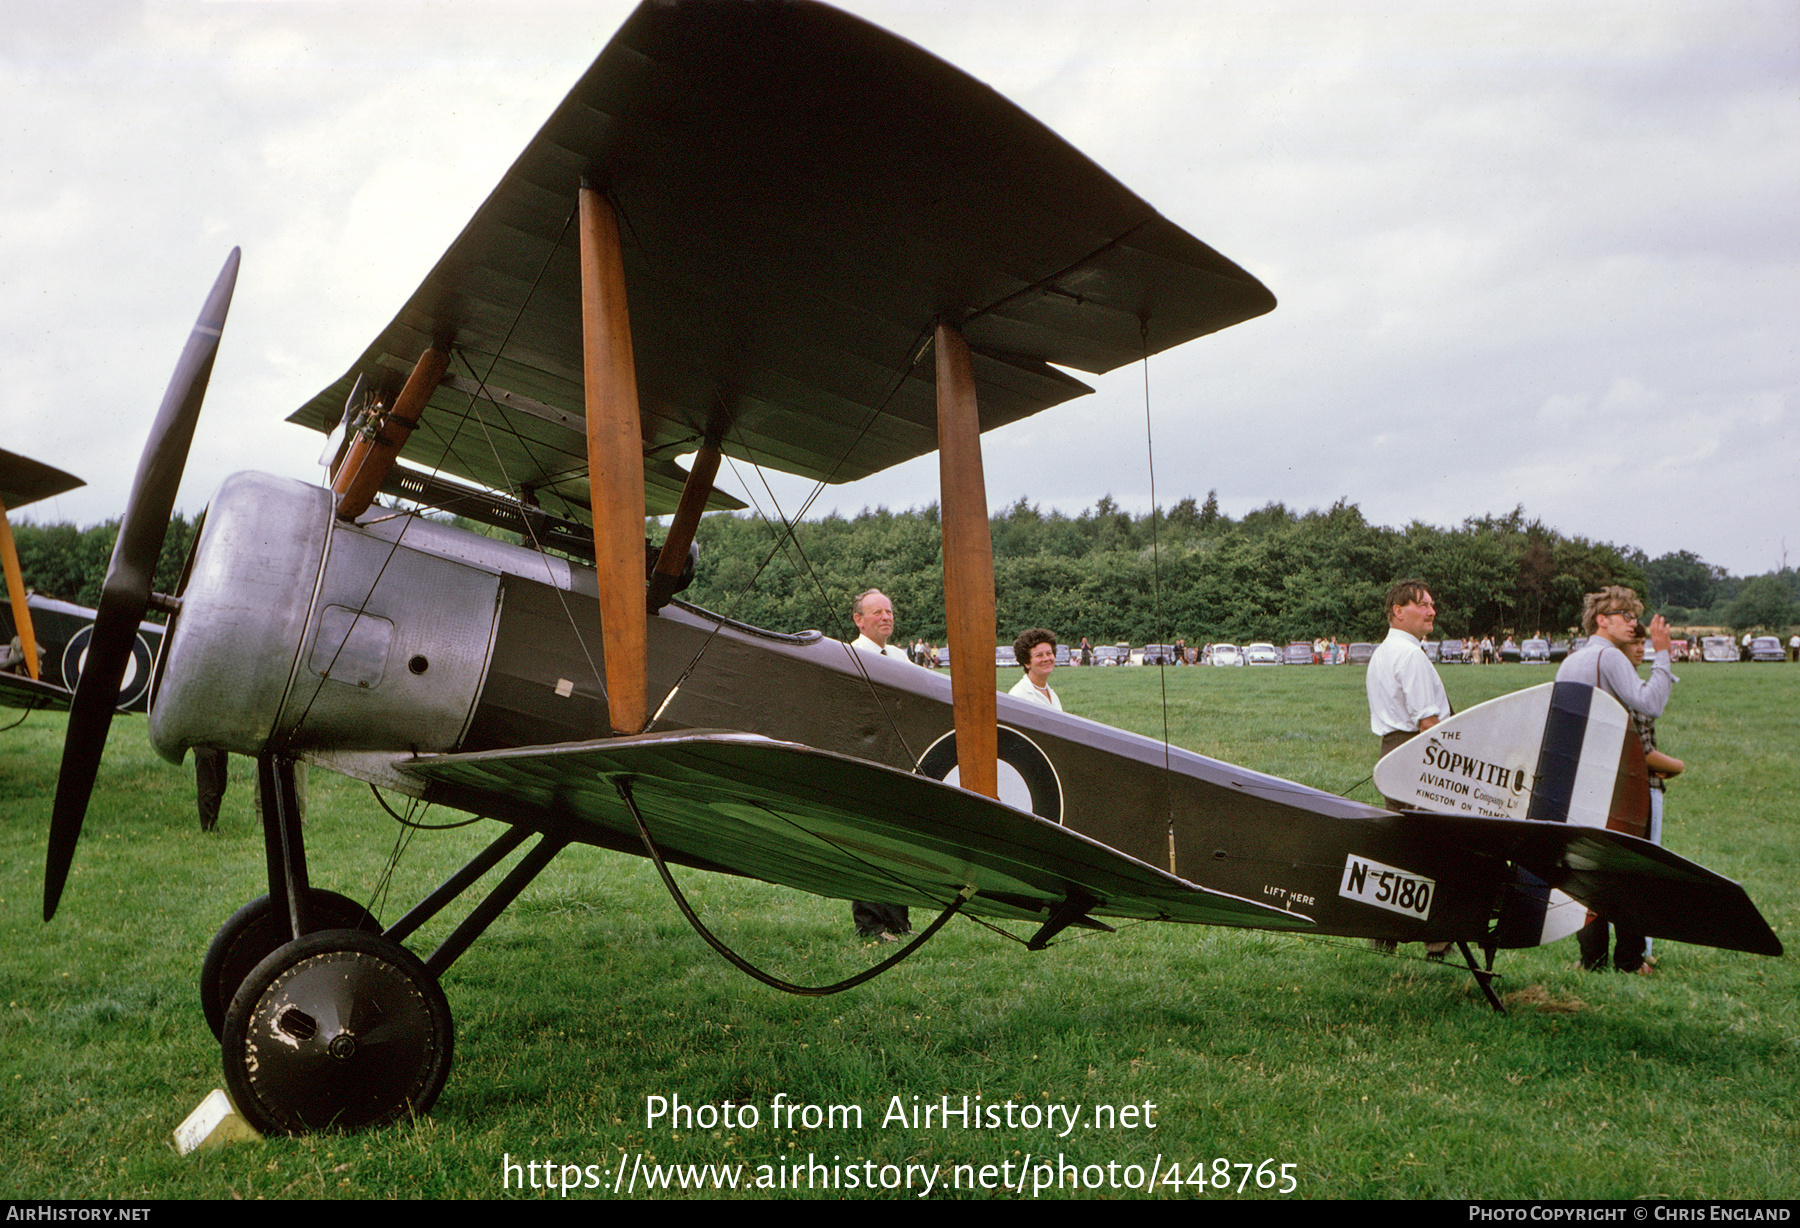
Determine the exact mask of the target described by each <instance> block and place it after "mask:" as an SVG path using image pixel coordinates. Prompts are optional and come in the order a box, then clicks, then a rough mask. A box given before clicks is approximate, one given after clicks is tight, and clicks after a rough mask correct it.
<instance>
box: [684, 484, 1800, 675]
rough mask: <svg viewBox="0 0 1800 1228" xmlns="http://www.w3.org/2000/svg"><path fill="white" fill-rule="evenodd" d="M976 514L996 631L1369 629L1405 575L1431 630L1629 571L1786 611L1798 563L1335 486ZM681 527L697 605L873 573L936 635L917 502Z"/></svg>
mask: <svg viewBox="0 0 1800 1228" xmlns="http://www.w3.org/2000/svg"><path fill="white" fill-rule="evenodd" d="M991 528H992V531H993V540H994V588H995V599H996V607H997V608H996V612H997V622H998V624H999V631H1000V635H1001V639H1002V641H1005V640H1007V639H1010V638H1011V636H1012V635H1013V634H1015V633H1016V632H1018V631H1019V630H1022V629H1024V628H1026V627H1030V626H1048V627H1050V628H1052V629H1053V630H1055V631H1056V632H1057V633H1058V635H1059V636H1061V637H1062V638H1063V639H1065V640H1070V641H1074V640H1078V639H1079V638H1080V637H1081V636H1084V635H1085V636H1088V637H1089V638H1090V639H1092V640H1093V641H1094V642H1095V643H1110V642H1115V641H1121V640H1128V641H1130V642H1132V643H1134V644H1143V643H1154V642H1168V641H1172V640H1174V639H1176V638H1177V637H1182V638H1185V639H1186V640H1187V641H1188V642H1189V643H1204V642H1214V641H1230V642H1234V643H1245V642H1249V641H1253V640H1269V641H1272V642H1281V641H1289V640H1297V639H1312V638H1314V637H1316V636H1321V635H1325V636H1330V635H1335V636H1337V637H1338V639H1339V640H1340V641H1354V640H1376V639H1379V638H1380V636H1381V635H1383V634H1385V631H1386V625H1387V624H1386V619H1385V617H1384V615H1383V613H1382V610H1381V598H1382V595H1383V594H1384V593H1385V592H1386V591H1387V588H1388V586H1389V585H1390V584H1391V583H1392V582H1393V581H1394V580H1396V579H1399V578H1401V577H1405V576H1418V577H1420V578H1422V579H1424V580H1425V581H1426V582H1427V583H1428V584H1429V585H1430V586H1431V590H1432V594H1433V596H1434V597H1435V598H1436V600H1437V607H1438V620H1437V627H1438V630H1439V632H1440V633H1441V634H1443V635H1448V636H1474V637H1480V636H1483V635H1493V636H1495V637H1499V636H1501V635H1503V634H1507V633H1511V634H1513V635H1515V636H1517V637H1520V638H1523V637H1525V636H1530V635H1534V634H1536V633H1538V632H1540V631H1542V632H1543V633H1545V634H1546V635H1553V636H1554V635H1561V634H1564V633H1566V632H1567V631H1568V630H1569V629H1570V628H1572V627H1574V626H1576V625H1577V624H1578V623H1579V621H1580V617H1581V600H1582V597H1583V595H1584V594H1586V593H1589V592H1592V591H1594V590H1595V589H1597V588H1599V587H1601V586H1602V585H1606V584H1624V585H1626V586H1628V587H1630V588H1633V589H1635V590H1637V592H1638V593H1639V594H1641V595H1643V596H1644V597H1645V598H1646V600H1647V601H1648V602H1649V603H1650V605H1651V606H1652V608H1655V609H1659V610H1662V611H1663V612H1664V613H1666V614H1668V615H1669V616H1670V617H1671V618H1672V619H1673V620H1674V621H1675V622H1677V623H1678V624H1681V625H1708V626H1712V625H1721V626H1732V627H1737V628H1740V629H1746V630H1747V629H1751V628H1764V629H1778V628H1785V627H1787V626H1789V625H1790V624H1792V623H1794V622H1796V621H1800V575H1797V574H1796V573H1795V572H1794V571H1793V570H1792V569H1791V568H1789V569H1783V570H1782V571H1781V572H1777V573H1771V574H1769V575H1767V576H1759V577H1756V578H1754V579H1752V580H1741V579H1738V578H1735V577H1732V576H1730V575H1729V574H1727V573H1726V572H1725V571H1724V570H1723V569H1722V568H1718V567H1714V566H1712V565H1710V564H1707V563H1705V562H1704V561H1703V560H1701V559H1699V558H1698V557H1697V556H1695V555H1694V554H1692V553H1691V552H1687V551H1683V552H1680V553H1677V554H1670V555H1665V556H1663V557H1662V558H1659V559H1650V558H1648V557H1647V556H1646V555H1645V554H1644V553H1643V552H1642V551H1641V550H1636V549H1633V548H1630V547H1625V546H1616V545H1613V544H1611V543H1607V542H1594V541H1589V540H1587V539H1586V538H1583V537H1577V536H1567V535H1564V534H1562V533H1559V532H1557V531H1556V530H1554V529H1552V528H1550V527H1548V526H1547V525H1545V524H1544V523H1543V522H1542V521H1541V520H1537V519H1535V518H1532V517H1529V516H1528V515H1527V514H1526V513H1525V510H1524V509H1523V508H1522V507H1516V508H1514V509H1513V510H1512V511H1511V512H1509V513H1507V514H1506V515H1502V516H1495V515H1487V516H1478V517H1470V518H1469V519H1467V520H1464V521H1463V523H1462V524H1461V525H1459V526H1457V527H1455V528H1440V527H1437V526H1434V525H1428V524H1424V523H1422V522H1418V521H1415V522H1413V523H1412V524H1410V525H1408V526H1406V527H1405V528H1403V529H1395V528H1389V527H1386V526H1382V525H1372V524H1370V523H1369V522H1368V521H1367V520H1366V519H1365V518H1364V517H1363V514H1362V512H1361V510H1360V509H1359V508H1358V507H1357V506H1356V505H1355V504H1353V503H1350V502H1348V501H1347V500H1339V501H1338V502H1337V503H1335V504H1333V505H1332V506H1331V507H1330V508H1327V509H1325V510H1322V511H1321V510H1318V509H1314V510H1312V511H1308V512H1304V513H1302V512H1296V511H1294V510H1292V509H1290V508H1288V507H1287V506H1286V505H1285V504H1282V503H1271V504H1269V505H1268V506H1266V507H1262V508H1258V509H1257V510H1255V511H1252V512H1249V513H1247V514H1246V515H1245V516H1243V517H1242V518H1241V519H1235V520H1234V519H1233V518H1232V517H1230V516H1228V515H1226V514H1224V513H1223V512H1221V511H1220V509H1219V504H1218V497H1217V493H1216V492H1214V493H1209V494H1208V495H1207V497H1206V498H1205V500H1204V501H1201V500H1196V499H1194V498H1186V499H1183V500H1182V501H1181V502H1179V503H1177V504H1176V505H1175V506H1174V507H1173V508H1171V509H1168V510H1167V511H1159V512H1157V513H1156V514H1154V515H1152V514H1149V513H1145V514H1141V515H1133V514H1131V513H1129V512H1126V511H1124V510H1122V509H1121V508H1120V507H1119V506H1118V505H1117V503H1115V502H1114V501H1113V500H1112V499H1111V498H1110V497H1106V498H1102V499H1101V500H1100V501H1099V502H1098V503H1096V504H1094V506H1092V507H1090V508H1088V509H1086V510H1085V511H1083V512H1082V513H1081V514H1080V515H1077V516H1067V515H1064V514H1063V513H1061V512H1057V511H1050V512H1044V511H1042V510H1040V509H1039V508H1038V507H1036V506H1035V505H1033V504H1032V503H1030V502H1029V501H1028V500H1026V499H1019V500H1018V501H1017V502H1015V503H1014V504H1013V505H1012V506H1011V507H1008V508H1006V509H1005V510H1004V511H1001V512H999V513H998V514H996V515H995V516H994V517H993V518H992V521H991ZM699 541H700V543H701V549H700V563H699V568H698V572H697V575H696V579H695V583H694V586H693V588H692V589H690V590H689V592H688V593H687V594H686V596H687V597H688V598H689V599H690V600H693V601H695V602H697V603H699V604H701V605H704V606H707V607H708V608H711V609H717V610H720V611H723V612H726V613H730V614H732V615H733V616H734V617H737V618H741V619H743V620H745V621H747V622H752V623H756V624H758V625H762V626H768V627H774V628H777V629H783V630H791V629H798V628H802V627H818V628H820V629H821V630H825V631H828V632H836V633H840V634H841V633H844V632H845V630H846V628H847V627H848V625H849V599H850V596H851V595H852V594H854V593H857V592H860V591H861V590H863V589H865V588H880V589H881V590H882V591H884V592H886V593H887V594H888V596H889V597H890V598H892V599H893V602H894V606H895V609H896V611H897V612H898V614H899V635H900V636H901V637H902V638H904V639H907V640H911V639H913V638H915V637H923V638H925V639H927V640H931V641H933V642H942V639H943V636H944V617H943V600H944V598H943V573H942V562H941V557H940V554H939V536H938V510H937V508H936V506H935V505H933V506H929V507H925V508H922V509H912V510H909V511H905V512H893V511H890V510H888V509H886V508H876V509H874V510H865V511H863V512H862V513H861V514H859V515H857V516H855V517H844V516H839V515H832V516H828V517H825V518H824V519H822V520H818V521H809V522H806V523H804V524H802V525H801V526H799V530H798V532H797V534H796V535H794V536H793V537H787V536H785V535H784V534H782V533H780V532H778V531H777V530H776V529H774V528H773V527H771V526H770V525H769V524H767V523H766V522H764V521H762V520H760V519H758V518H755V517H754V516H753V515H751V514H747V513H740V514H736V515H730V514H720V515H714V516H709V517H707V518H706V519H705V520H704V521H702V523H701V529H700V533H699Z"/></svg>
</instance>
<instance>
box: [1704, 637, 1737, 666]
mask: <svg viewBox="0 0 1800 1228" xmlns="http://www.w3.org/2000/svg"><path fill="white" fill-rule="evenodd" d="M1700 659H1701V660H1702V661H1735V660H1737V659H1738V646H1737V641H1736V640H1734V639H1732V638H1731V637H1730V636H1729V635H1708V636H1705V637H1703V638H1702V639H1701V641H1700Z"/></svg>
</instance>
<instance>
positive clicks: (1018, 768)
mask: <svg viewBox="0 0 1800 1228" xmlns="http://www.w3.org/2000/svg"><path fill="white" fill-rule="evenodd" d="M998 733H999V735H1000V736H999V743H1000V745H999V750H1000V762H999V764H998V767H999V776H1000V800H1001V801H1003V802H1005V803H1006V804H1007V805H1008V806H1011V807H1012V808H1013V809H1015V810H1029V811H1030V812H1031V813H1032V814H1035V815H1037V817H1038V818H1040V819H1049V820H1050V821H1051V822H1052V823H1061V822H1062V821H1063V793H1062V779H1061V778H1060V777H1058V776H1057V774H1056V768H1055V767H1054V766H1053V765H1052V764H1051V762H1050V756H1048V755H1046V754H1045V753H1044V752H1043V751H1042V750H1041V749H1039V747H1038V744H1037V743H1036V742H1033V741H1032V740H1031V739H1030V738H1028V737H1026V736H1025V735H1024V734H1022V733H1020V732H1019V731H1018V730H1017V729H1014V728H1012V727H1011V726H1009V725H1001V726H999V729H998ZM919 773H920V774H921V775H924V776H929V777H931V778H932V779H933V780H941V781H944V782H945V783H946V784H957V783H958V775H959V774H958V772H957V770H956V731H955V730H951V731H950V732H949V733H947V734H945V735H944V736H943V737H941V738H939V739H938V740H937V741H935V742H933V743H932V744H931V746H930V748H929V749H928V750H926V752H925V753H924V754H923V755H921V756H919Z"/></svg>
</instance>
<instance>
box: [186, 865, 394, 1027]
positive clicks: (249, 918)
mask: <svg viewBox="0 0 1800 1228" xmlns="http://www.w3.org/2000/svg"><path fill="white" fill-rule="evenodd" d="M309 905H310V907H311V910H312V917H313V921H314V922H315V923H316V928H317V929H322V930H362V931H363V932H365V933H369V934H379V933H380V932H381V923H380V922H379V921H377V920H375V917H374V914H372V913H370V912H369V910H368V909H366V908H364V907H363V906H362V905H361V904H358V903H357V902H356V901H355V900H352V899H350V898H349V897H348V896H342V895H339V894H338V893H337V892H335V891H321V890H320V889H319V888H317V887H315V888H313V889H312V893H311V895H310V896H309ZM277 917H278V914H277V913H276V912H275V910H274V908H273V907H272V906H271V905H270V902H269V897H268V896H266V895H259V896H257V897H256V898H255V899H254V900H251V901H250V902H249V903H248V904H246V905H244V906H243V907H242V908H240V909H238V910H237V911H236V912H234V913H232V914H231V918H230V920H228V921H226V922H225V924H224V925H222V926H220V927H219V932H218V933H216V934H214V935H213V940H212V942H211V944H210V945H208V946H207V948H206V958H205V959H203V960H201V961H200V1010H201V1013H203V1014H204V1015H205V1016H206V1026H207V1027H208V1028H210V1029H212V1034H213V1039H214V1040H222V1039H224V1036H225V1012H226V1011H228V1010H230V1009H231V1000H232V998H234V997H236V996H237V991H238V986H239V985H242V984H243V983H244V978H245V977H247V976H249V975H250V970H251V969H253V968H255V967H256V965H258V964H260V963H262V961H263V960H265V959H267V958H268V957H269V956H271V955H273V954H274V953H275V949H276V948H277V947H279V946H280V945H281V944H282V943H284V942H286V941H288V929H287V917H286V916H285V915H281V916H279V920H278V919H277Z"/></svg>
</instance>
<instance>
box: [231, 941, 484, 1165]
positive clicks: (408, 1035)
mask: <svg viewBox="0 0 1800 1228" xmlns="http://www.w3.org/2000/svg"><path fill="white" fill-rule="evenodd" d="M454 1039H455V1028H454V1024H453V1023H452V1022H451V1018H450V1004H449V1003H448V1002H447V1001H445V999H444V991H443V990H442V989H441V988H440V987H439V986H438V983H437V978H436V977H434V976H432V975H431V973H430V972H429V971H427V970H426V968H425V965H424V964H423V963H422V962H420V960H419V959H418V957H417V956H415V955H414V954H413V953H412V952H411V951H408V950H407V949H406V948H405V947H403V946H401V945H400V944H399V943H396V942H390V941H388V940H387V939H386V938H383V937H381V936H380V935H379V934H366V933H363V932H362V931H361V930H348V929H341V930H322V931H320V932H319V933H316V934H308V935H306V936H305V937H304V938H298V939H295V940H294V941H293V942H289V943H286V944H284V945H283V946H281V947H280V948H279V949H278V950H276V951H275V953H274V954H272V955H270V956H269V957H268V958H267V959H265V960H263V961H262V963H260V964H258V965H257V966H256V968H255V970H254V971H252V972H251V974H250V976H249V977H248V978H247V979H246V980H245V981H244V983H243V985H241V986H240V987H239V988H238V992H237V996H236V997H234V998H233V999H232V1002H231V1010H230V1011H229V1012H228V1013H227V1014H226V1016H225V1036H224V1039H223V1041H222V1042H221V1044H222V1049H223V1060H224V1067H225V1087H226V1090H227V1091H228V1092H230V1094H231V1100H232V1103H233V1104H234V1105H236V1106H237V1110H238V1112H239V1113H240V1114H241V1115H242V1116H243V1117H244V1119H245V1120H246V1121H248V1122H249V1123H250V1124H251V1125H253V1126H255V1127H256V1128H257V1129H258V1130H260V1131H262V1132H263V1133H264V1134H306V1133H309V1132H312V1131H316V1130H327V1129H338V1130H365V1129H370V1128H372V1127H375V1126H382V1125H386V1124H388V1123H390V1122H393V1121H398V1120H401V1119H403V1118H406V1117H410V1116H414V1115H417V1114H420V1113H425V1112H427V1111H429V1110H430V1108H431V1106H432V1105H433V1104H434V1103H436V1101H437V1097H438V1093H439V1092H441V1091H442V1090H443V1088H444V1082H445V1080H447V1079H448V1078H449V1077H450V1063H451V1060H452V1057H453V1050H454Z"/></svg>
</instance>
